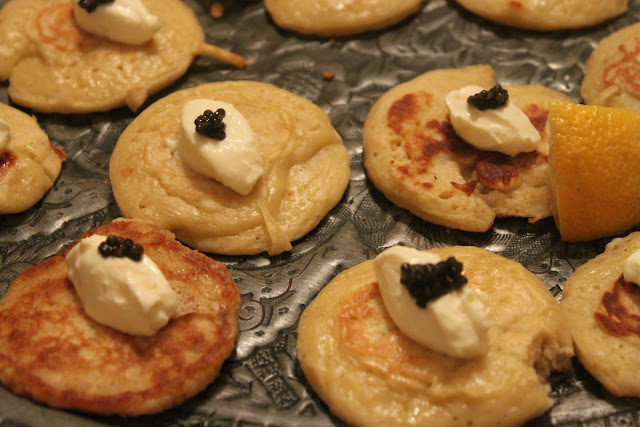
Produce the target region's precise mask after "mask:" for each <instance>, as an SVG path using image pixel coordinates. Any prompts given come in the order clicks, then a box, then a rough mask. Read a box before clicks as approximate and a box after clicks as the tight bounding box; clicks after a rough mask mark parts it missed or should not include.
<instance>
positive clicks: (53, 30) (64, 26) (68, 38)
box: [35, 2, 85, 52]
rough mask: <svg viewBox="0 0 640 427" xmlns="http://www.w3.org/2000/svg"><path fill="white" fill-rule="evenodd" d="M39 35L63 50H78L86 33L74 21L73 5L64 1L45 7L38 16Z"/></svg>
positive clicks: (36, 22)
mask: <svg viewBox="0 0 640 427" xmlns="http://www.w3.org/2000/svg"><path fill="white" fill-rule="evenodd" d="M35 26H36V29H37V30H38V37H39V38H40V40H42V41H43V42H44V43H46V44H48V45H50V46H53V47H54V48H56V49H57V50H59V51H61V52H77V51H79V50H80V48H81V45H82V43H83V41H84V38H85V37H84V35H83V33H82V32H81V31H80V29H79V28H78V27H77V26H76V24H75V23H74V18H73V5H72V3H71V2H62V3H58V4H55V5H53V6H50V7H48V8H46V9H43V10H42V11H41V12H40V13H38V15H37V16H36V20H35Z"/></svg>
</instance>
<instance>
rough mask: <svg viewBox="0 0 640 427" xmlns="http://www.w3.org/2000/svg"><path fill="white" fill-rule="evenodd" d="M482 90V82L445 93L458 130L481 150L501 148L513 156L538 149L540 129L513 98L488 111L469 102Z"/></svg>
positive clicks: (453, 122) (501, 150)
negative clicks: (468, 100) (480, 84)
mask: <svg viewBox="0 0 640 427" xmlns="http://www.w3.org/2000/svg"><path fill="white" fill-rule="evenodd" d="M482 90H483V88H481V87H480V86H474V85H471V86H465V87H463V88H462V89H459V90H454V91H452V92H449V93H448V94H447V96H446V97H445V103H446V104H447V107H448V108H449V115H450V118H451V125H452V126H453V129H454V130H455V131H456V133H457V134H458V135H460V137H461V138H462V139H464V140H465V141H467V142H468V143H469V144H471V145H473V146H474V147H476V148H478V149H480V150H486V151H499V152H501V153H504V154H508V155H509V156H515V155H516V154H518V153H528V152H530V151H534V150H535V149H537V148H538V145H539V144H540V140H541V139H540V133H539V132H538V130H537V129H536V128H535V127H534V126H533V124H532V123H531V120H529V118H528V117H527V115H526V114H524V112H523V111H522V110H521V109H520V108H518V107H517V106H516V105H515V104H514V103H512V102H511V101H507V103H506V104H505V105H504V106H502V107H500V108H496V109H488V110H484V111H481V110H479V109H477V108H475V107H473V106H471V105H469V103H468V102H467V99H468V98H469V96H471V95H475V94H476V93H478V92H480V91H482Z"/></svg>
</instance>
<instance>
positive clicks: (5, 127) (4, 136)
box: [0, 119, 11, 154]
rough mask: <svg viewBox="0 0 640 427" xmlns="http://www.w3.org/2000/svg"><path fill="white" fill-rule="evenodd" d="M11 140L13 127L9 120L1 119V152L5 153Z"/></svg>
mask: <svg viewBox="0 0 640 427" xmlns="http://www.w3.org/2000/svg"><path fill="white" fill-rule="evenodd" d="M9 141H11V127H10V126H9V124H8V123H7V122H5V121H4V120H2V119H0V154H2V153H4V150H6V149H7V146H8V145H9Z"/></svg>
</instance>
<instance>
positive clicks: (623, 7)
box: [456, 0, 628, 31]
mask: <svg viewBox="0 0 640 427" xmlns="http://www.w3.org/2000/svg"><path fill="white" fill-rule="evenodd" d="M456 1H457V2H458V3H459V4H460V5H461V6H462V7H464V8H466V9H468V10H469V11H471V12H473V13H475V14H476V15H479V16H482V17H483V18H486V19H489V20H491V21H495V22H497V23H499V24H505V25H510V26H512V27H518V28H525V29H528V30H541V31H552V30H563V29H570V28H582V27H589V26H591V25H596V24H599V23H601V22H604V21H606V20H607V19H610V18H613V17H615V16H618V15H621V14H623V13H624V12H626V11H627V9H628V0H605V1H589V0H587V1H585V0H456Z"/></svg>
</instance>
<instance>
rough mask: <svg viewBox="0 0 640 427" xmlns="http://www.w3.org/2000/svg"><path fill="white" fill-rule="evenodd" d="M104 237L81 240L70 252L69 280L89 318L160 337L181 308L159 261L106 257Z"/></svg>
mask: <svg viewBox="0 0 640 427" xmlns="http://www.w3.org/2000/svg"><path fill="white" fill-rule="evenodd" d="M105 240H106V237H105V236H98V235H93V236H89V237H87V238H84V239H82V240H81V241H80V242H79V243H78V244H77V245H76V246H74V247H73V249H71V250H70V251H69V253H68V254H67V256H66V263H67V266H68V267H69V273H68V274H69V279H70V280H71V282H72V283H73V286H74V288H75V290H76V293H77V294H78V297H79V298H80V301H81V303H82V306H83V308H84V311H85V313H86V314H87V316H89V317H90V318H92V319H93V320H95V321H96V322H98V323H101V324H103V325H106V326H110V327H112V328H114V329H117V330H119V331H121V332H125V333H128V334H131V335H146V336H150V335H153V334H155V333H156V332H157V331H158V330H159V329H160V328H162V327H163V326H165V325H166V324H167V323H168V322H169V320H170V319H171V317H172V316H173V314H174V313H175V312H176V309H177V307H178V298H177V295H176V293H175V291H174V290H173V289H172V288H171V285H169V282H168V281H167V279H166V278H165V277H164V275H163V274H162V271H160V269H159V268H158V266H157V265H156V263H155V262H153V260H152V259H151V258H149V257H148V256H147V255H144V254H143V255H142V259H141V260H140V261H133V260H131V259H129V258H118V257H107V258H105V257H103V256H102V255H100V252H99V251H98V246H100V244H101V243H102V242H104V241H105Z"/></svg>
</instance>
